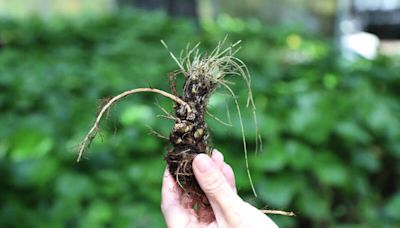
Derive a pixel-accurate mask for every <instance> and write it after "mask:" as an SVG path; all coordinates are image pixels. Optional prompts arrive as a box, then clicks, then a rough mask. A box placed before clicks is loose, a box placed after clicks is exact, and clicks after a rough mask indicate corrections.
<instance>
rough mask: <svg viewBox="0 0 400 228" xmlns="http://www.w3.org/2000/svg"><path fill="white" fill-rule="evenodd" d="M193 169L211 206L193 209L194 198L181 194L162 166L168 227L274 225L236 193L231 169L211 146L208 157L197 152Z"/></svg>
mask: <svg viewBox="0 0 400 228" xmlns="http://www.w3.org/2000/svg"><path fill="white" fill-rule="evenodd" d="M193 172H194V174H195V177H196V179H197V182H198V183H199V185H200V187H201V189H202V190H203V191H204V193H205V195H206V197H207V198H208V201H209V202H210V204H211V208H209V207H208V208H203V207H199V209H198V210H197V211H196V210H194V209H193V204H194V202H192V201H191V200H190V199H189V198H187V197H186V196H185V195H184V194H183V192H182V191H181V189H179V186H178V184H177V183H176V181H175V180H174V179H173V177H172V176H171V174H170V173H169V171H168V169H166V170H165V172H164V179H163V186H162V201H161V210H162V213H163V215H164V218H165V222H166V224H167V226H168V227H170V228H175V227H179V228H180V227H277V225H276V224H275V223H274V222H273V221H272V220H271V219H270V218H269V217H268V216H266V215H264V214H263V213H262V212H261V211H259V210H258V209H257V208H255V207H253V206H252V205H250V204H248V203H246V202H244V201H243V200H242V199H241V198H240V197H239V196H238V195H237V193H236V187H235V177H234V173H233V170H232V168H231V167H230V166H229V165H228V164H226V163H225V162H224V158H223V155H222V154H221V153H220V152H218V151H216V150H214V151H213V153H212V156H211V158H210V157H209V156H207V155H205V154H199V155H197V156H196V157H195V159H194V160H193Z"/></svg>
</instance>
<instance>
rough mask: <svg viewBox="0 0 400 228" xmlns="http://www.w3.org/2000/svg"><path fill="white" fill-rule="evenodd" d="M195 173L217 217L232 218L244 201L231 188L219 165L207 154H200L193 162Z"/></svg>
mask: <svg viewBox="0 0 400 228" xmlns="http://www.w3.org/2000/svg"><path fill="white" fill-rule="evenodd" d="M193 172H194V175H195V177H196V180H197V182H198V183H199V185H200V187H201V189H202V190H203V191H204V193H205V195H206V196H207V198H208V201H209V202H210V204H211V207H212V209H213V211H214V214H215V216H216V217H219V216H222V217H225V218H227V217H231V216H235V215H229V214H230V213H229V212H233V211H235V210H233V209H236V208H238V207H239V205H240V203H242V202H243V201H242V200H241V199H240V197H239V196H238V195H237V194H236V193H235V191H234V190H233V189H232V188H231V187H230V185H229V183H228V181H227V180H226V179H225V177H224V175H223V174H222V172H221V171H220V170H219V169H218V167H217V165H216V164H215V163H214V162H213V161H212V159H211V158H210V157H209V156H207V155H206V154H199V155H197V156H196V157H195V158H194V160H193Z"/></svg>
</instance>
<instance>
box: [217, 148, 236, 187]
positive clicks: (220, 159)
mask: <svg viewBox="0 0 400 228" xmlns="http://www.w3.org/2000/svg"><path fill="white" fill-rule="evenodd" d="M211 159H212V160H213V161H214V163H215V164H216V165H217V167H218V168H219V170H221V172H222V174H223V175H224V176H225V179H226V180H227V181H228V183H229V185H230V186H231V188H232V189H233V190H235V192H236V185H235V175H234V173H233V170H232V167H231V166H230V165H228V164H226V163H225V162H224V155H223V154H222V153H221V152H219V151H218V150H215V149H214V150H213V152H212V155H211Z"/></svg>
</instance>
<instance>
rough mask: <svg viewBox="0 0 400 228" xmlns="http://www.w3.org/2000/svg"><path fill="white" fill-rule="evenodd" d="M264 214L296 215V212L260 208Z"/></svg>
mask: <svg viewBox="0 0 400 228" xmlns="http://www.w3.org/2000/svg"><path fill="white" fill-rule="evenodd" d="M260 211H261V212H262V213H264V214H270V215H285V216H296V214H295V213H294V212H292V211H289V212H288V211H279V210H260Z"/></svg>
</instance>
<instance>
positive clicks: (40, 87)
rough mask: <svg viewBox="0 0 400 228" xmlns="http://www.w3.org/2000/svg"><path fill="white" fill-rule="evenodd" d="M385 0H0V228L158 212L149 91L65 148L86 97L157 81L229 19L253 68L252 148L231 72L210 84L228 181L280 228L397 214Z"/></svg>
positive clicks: (156, 101) (155, 221) (210, 41)
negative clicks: (90, 137) (93, 135)
mask: <svg viewBox="0 0 400 228" xmlns="http://www.w3.org/2000/svg"><path fill="white" fill-rule="evenodd" d="M399 12H400V2H399V1H396V0H385V1H384V0H373V1H342V0H337V1H336V0H327V1H320V0H307V1H306V0H298V1H294V0H284V1H277V0H268V1H262V0H246V1H226V0H204V1H201V0H198V1H197V2H195V1H183V0H168V1H162V0H152V1H140V0H136V1H134V0H120V1H116V0H97V1H83V0H69V1H61V0H57V1H56V0H25V1H22V0H19V1H8V0H0V16H1V19H0V227H163V226H164V222H163V219H162V215H161V212H160V187H161V179H162V173H163V170H164V168H165V161H164V156H165V151H166V148H167V146H168V142H166V141H164V140H162V139H159V138H157V137H155V136H151V135H149V132H150V130H149V128H148V126H150V127H151V128H153V129H154V130H156V131H159V132H161V133H162V134H165V135H168V132H169V131H170V129H171V127H172V122H171V121H170V120H167V119H163V118H159V117H157V115H159V114H162V111H161V110H160V108H158V107H157V105H161V106H163V107H165V108H166V109H167V110H171V106H172V104H171V102H170V101H169V100H167V99H165V98H162V97H157V96H154V95H152V94H139V95H136V96H133V97H130V98H127V99H126V100H124V101H121V102H119V103H118V105H116V106H115V107H114V108H113V109H112V110H111V112H110V114H109V117H108V120H107V121H103V122H102V131H101V137H98V139H97V140H95V141H94V143H93V145H92V147H91V148H90V150H89V152H88V153H87V154H86V155H85V159H84V160H83V161H82V162H80V163H76V161H75V159H76V149H77V145H78V144H79V143H80V140H81V139H82V138H83V137H84V135H85V134H86V132H87V131H88V130H89V128H90V125H91V124H92V121H93V120H94V117H95V114H96V110H97V107H98V105H99V102H100V99H101V98H106V97H110V96H113V95H115V94H118V93H120V92H122V91H124V90H127V89H132V88H137V87H149V86H150V87H154V88H160V89H164V90H166V91H169V89H168V80H167V79H168V77H167V75H168V72H171V71H173V70H175V69H177V66H176V64H175V63H174V61H173V60H172V59H171V58H170V56H169V54H168V52H167V51H166V50H165V48H164V47H163V46H162V45H161V43H160V40H161V39H162V40H164V41H165V42H166V43H167V44H168V45H169V47H170V49H171V50H172V51H173V52H174V53H176V54H179V52H180V50H182V49H184V48H185V47H186V45H187V44H188V43H190V44H192V45H193V44H196V43H197V42H201V46H200V47H201V49H202V50H203V51H204V52H207V51H208V52H209V51H210V50H211V49H213V48H214V47H215V46H216V44H217V42H218V41H220V40H222V39H223V38H224V37H225V36H226V35H227V34H228V43H229V42H236V41H237V40H242V44H241V47H242V48H241V50H240V52H239V53H238V57H239V58H241V59H243V61H244V62H245V63H246V64H247V67H248V68H249V71H250V74H251V76H252V86H253V94H254V96H255V102H256V106H257V115H258V122H259V129H260V132H261V135H262V140H263V150H262V151H261V152H260V153H258V154H255V153H254V144H255V142H254V140H253V139H254V125H253V124H252V123H253V121H252V118H251V112H250V111H248V110H247V111H246V108H245V98H246V90H245V86H244V83H243V82H241V81H240V80H239V79H235V78H234V77H233V78H232V81H234V82H236V85H235V86H234V90H235V92H236V93H237V96H238V99H239V101H240V104H241V107H242V113H243V119H244V121H245V125H246V129H245V130H246V131H245V134H246V137H247V140H248V143H249V149H250V151H251V154H250V157H249V162H250V171H251V173H252V177H253V181H254V184H255V187H256V189H257V192H258V195H259V196H258V197H257V198H255V197H254V196H253V195H252V192H251V188H250V184H249V180H248V178H247V175H246V169H245V161H244V154H243V150H242V149H241V148H242V141H241V135H240V134H241V133H240V127H239V124H238V117H237V113H236V111H235V107H234V106H233V102H232V99H231V98H229V96H227V95H226V91H224V90H223V89H221V90H219V91H218V93H217V94H216V95H215V96H214V97H213V98H212V99H211V102H210V112H211V113H212V114H213V115H215V116H218V117H219V118H220V119H223V120H228V114H227V113H228V112H229V115H230V117H231V119H232V124H233V126H232V127H226V126H223V125H221V124H220V123H218V122H217V121H215V120H214V119H212V118H208V120H209V125H210V128H211V132H212V135H213V145H214V146H215V147H216V148H218V149H219V150H220V151H222V152H223V153H224V154H225V160H226V161H227V162H228V163H229V164H231V165H232V166H233V169H234V171H235V173H236V181H237V185H238V190H239V194H240V195H241V196H242V197H243V198H244V199H245V200H246V201H248V202H251V203H252V204H253V205H255V206H257V207H258V208H268V209H279V210H287V211H294V212H295V213H296V214H297V216H296V217H294V218H293V217H285V216H271V217H272V219H274V220H275V221H276V222H277V223H278V224H279V225H281V226H282V227H396V226H397V227H398V226H399V224H400V190H399V186H400V182H399V180H400V165H399V164H400V163H399V160H400V100H399V98H400V58H399V53H400V51H399V50H400V49H399V39H400V35H399V31H400V28H399V24H400V19H399Z"/></svg>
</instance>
